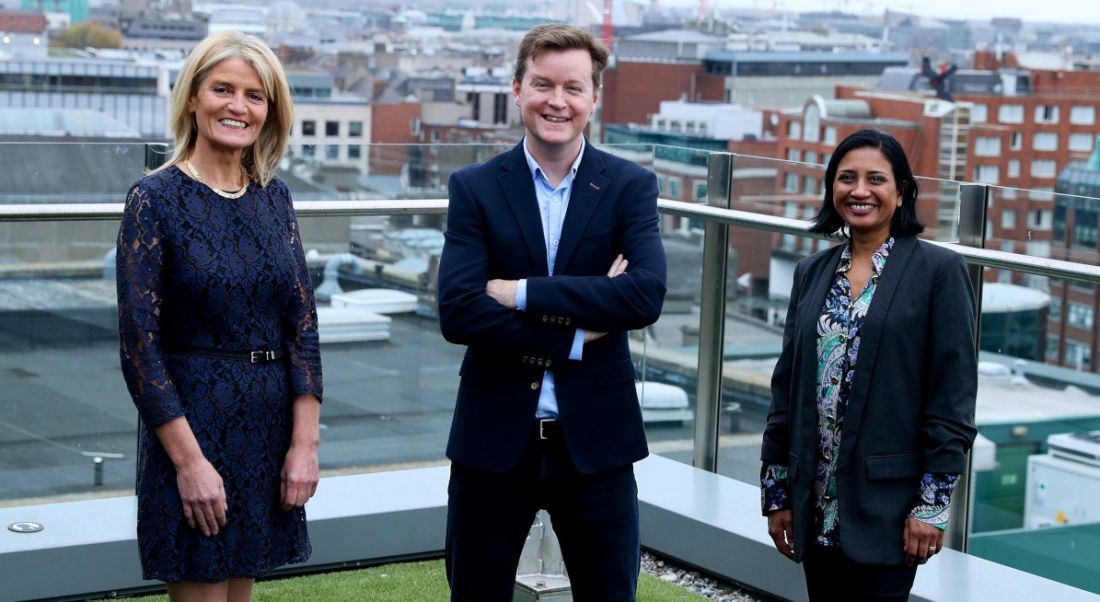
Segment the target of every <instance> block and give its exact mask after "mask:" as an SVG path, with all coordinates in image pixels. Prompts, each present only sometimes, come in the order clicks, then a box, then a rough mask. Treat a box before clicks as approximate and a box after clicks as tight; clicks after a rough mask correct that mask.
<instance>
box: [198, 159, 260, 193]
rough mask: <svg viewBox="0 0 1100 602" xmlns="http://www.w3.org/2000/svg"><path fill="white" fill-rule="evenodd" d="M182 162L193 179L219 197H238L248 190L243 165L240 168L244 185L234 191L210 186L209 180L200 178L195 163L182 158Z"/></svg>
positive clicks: (246, 176)
mask: <svg viewBox="0 0 1100 602" xmlns="http://www.w3.org/2000/svg"><path fill="white" fill-rule="evenodd" d="M183 163H184V165H186V166H187V170H188V171H190V172H191V175H192V176H194V178H195V180H197V181H199V182H200V183H202V184H205V185H206V187H207V188H209V189H210V190H213V191H214V194H216V195H218V196H220V197H223V198H227V199H239V198H241V197H242V196H244V193H246V192H248V175H247V174H245V173H244V168H243V167H242V168H241V175H244V186H242V187H241V189H240V190H237V191H235V192H226V191H224V190H222V189H220V188H218V187H216V186H211V185H210V183H209V182H207V181H206V180H204V179H202V176H200V175H199V170H197V169H195V165H194V164H193V163H191V159H184V160H183Z"/></svg>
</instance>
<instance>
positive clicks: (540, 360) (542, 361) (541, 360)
mask: <svg viewBox="0 0 1100 602" xmlns="http://www.w3.org/2000/svg"><path fill="white" fill-rule="evenodd" d="M544 361H545V360H543V359H542V358H541V357H540V358H539V365H540V366H541V365H543V363H544Z"/></svg>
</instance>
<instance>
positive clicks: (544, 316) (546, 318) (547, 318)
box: [542, 314, 550, 322]
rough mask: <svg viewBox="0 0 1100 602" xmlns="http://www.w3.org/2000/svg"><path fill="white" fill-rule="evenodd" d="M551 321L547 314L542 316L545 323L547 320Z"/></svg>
mask: <svg viewBox="0 0 1100 602" xmlns="http://www.w3.org/2000/svg"><path fill="white" fill-rule="evenodd" d="M549 319H550V317H549V316H547V315H546V314H542V321H543V322H546V321H547V320H549Z"/></svg>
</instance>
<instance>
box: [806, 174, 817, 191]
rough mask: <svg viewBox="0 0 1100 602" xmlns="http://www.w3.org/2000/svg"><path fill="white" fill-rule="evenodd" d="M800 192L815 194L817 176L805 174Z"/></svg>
mask: <svg viewBox="0 0 1100 602" xmlns="http://www.w3.org/2000/svg"><path fill="white" fill-rule="evenodd" d="M802 192H805V193H806V194H809V195H814V194H817V178H815V177H813V176H806V177H805V179H804V180H803V188H802Z"/></svg>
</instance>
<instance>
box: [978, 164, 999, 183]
mask: <svg viewBox="0 0 1100 602" xmlns="http://www.w3.org/2000/svg"><path fill="white" fill-rule="evenodd" d="M974 179H975V180H976V181H978V182H982V183H983V184H996V183H997V181H998V180H999V179H1000V168H999V167H998V166H996V165H977V166H975V167H974Z"/></svg>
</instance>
